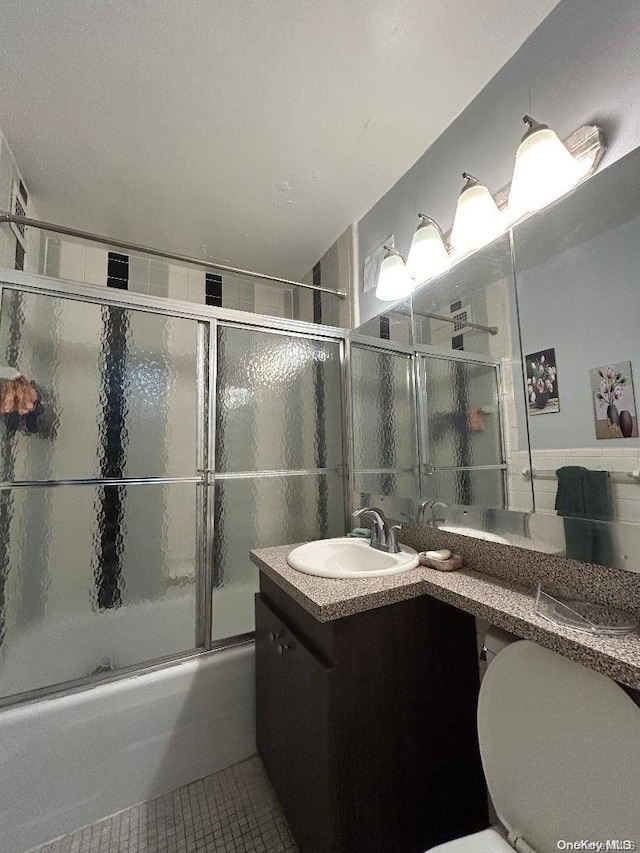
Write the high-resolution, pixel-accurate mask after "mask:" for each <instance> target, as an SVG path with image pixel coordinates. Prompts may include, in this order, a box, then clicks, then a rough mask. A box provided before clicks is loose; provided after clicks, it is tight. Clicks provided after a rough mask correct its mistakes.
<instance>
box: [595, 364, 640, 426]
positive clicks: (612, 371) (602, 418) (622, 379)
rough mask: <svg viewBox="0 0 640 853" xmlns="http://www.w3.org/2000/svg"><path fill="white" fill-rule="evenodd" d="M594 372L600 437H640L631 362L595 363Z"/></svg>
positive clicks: (597, 424)
mask: <svg viewBox="0 0 640 853" xmlns="http://www.w3.org/2000/svg"><path fill="white" fill-rule="evenodd" d="M590 376H591V390H592V392H593V410H594V418H595V427H596V438H598V439H605V438H637V436H638V419H637V417H636V401H635V394H634V391H633V380H632V378H631V362H630V361H621V362H618V363H617V364H605V365H604V366H603V367H594V368H593V370H591V371H590Z"/></svg>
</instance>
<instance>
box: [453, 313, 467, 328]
mask: <svg viewBox="0 0 640 853" xmlns="http://www.w3.org/2000/svg"><path fill="white" fill-rule="evenodd" d="M453 319H454V320H455V321H456V324H455V326H454V327H453V331H454V332H459V331H460V330H461V329H466V327H467V320H468V319H469V314H468V312H467V311H460V312H459V313H458V314H454V315H453Z"/></svg>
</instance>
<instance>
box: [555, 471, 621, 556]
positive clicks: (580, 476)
mask: <svg viewBox="0 0 640 853" xmlns="http://www.w3.org/2000/svg"><path fill="white" fill-rule="evenodd" d="M556 476H557V478H558V493H557V495H556V510H557V511H558V515H561V516H563V518H564V531H565V539H566V544H567V557H571V558H572V559H574V560H583V561H584V562H587V563H599V564H600V565H610V564H611V560H612V557H613V542H612V540H611V534H610V532H609V531H608V530H607V529H606V528H605V527H604V526H603V525H601V524H597V523H590V522H598V521H611V520H612V517H613V506H612V503H611V489H610V481H609V473H608V472H607V471H590V470H589V469H588V468H582V467H580V466H578V465H567V466H565V467H563V468H558V470H557V471H556Z"/></svg>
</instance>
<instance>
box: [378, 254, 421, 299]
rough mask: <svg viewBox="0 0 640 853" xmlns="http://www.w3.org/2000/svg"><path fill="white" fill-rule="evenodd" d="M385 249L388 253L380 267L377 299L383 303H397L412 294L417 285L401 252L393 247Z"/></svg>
mask: <svg viewBox="0 0 640 853" xmlns="http://www.w3.org/2000/svg"><path fill="white" fill-rule="evenodd" d="M384 248H385V249H386V250H387V251H386V254H385V256H384V258H383V259H382V264H381V265H380V273H379V275H378V284H377V286H376V298H377V299H380V300H382V301H383V302H395V301H396V300H398V299H402V298H403V297H404V296H408V295H409V294H410V293H412V292H413V290H414V288H415V283H414V281H413V279H412V278H411V276H410V275H409V271H408V269H407V267H406V265H405V262H404V258H403V257H402V255H401V254H400V252H399V251H398V250H397V249H394V248H393V246H385V247H384Z"/></svg>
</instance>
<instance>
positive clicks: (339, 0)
mask: <svg viewBox="0 0 640 853" xmlns="http://www.w3.org/2000/svg"><path fill="white" fill-rule="evenodd" d="M556 3H557V0H482V2H478V0H476V1H475V2H469V0H403V1H402V2H397V0H396V2H390V0H316V2H312V0H306V2H305V0H267V2H258V0H208V2H207V0H135V2H132V0H65V2H60V0H3V2H2V22H1V26H0V54H1V55H2V59H3V62H2V79H1V80H0V129H2V130H3V131H4V133H5V135H6V137H7V139H8V141H9V144H10V146H11V148H12V149H13V151H14V154H15V156H16V158H17V160H18V163H19V165H20V168H21V170H22V172H23V177H24V179H25V182H26V183H27V186H28V187H29V189H30V192H31V195H32V199H33V202H34V206H35V208H36V210H37V212H38V215H39V216H40V217H41V218H43V219H47V220H50V221H55V222H58V223H61V224H65V225H69V226H71V227H76V228H82V229H86V230H89V231H94V232H97V233H102V234H106V235H109V236H113V237H114V238H120V239H124V240H131V241H135V242H140V243H143V244H145V245H149V246H157V247H160V248H164V249H167V250H172V251H177V252H183V253H185V254H190V255H195V256H197V257H203V258H204V257H205V256H206V255H209V256H213V257H214V258H215V259H216V260H218V261H223V262H228V263H231V264H233V265H237V266H242V267H246V268H249V269H255V270H258V271H262V272H267V273H271V274H275V275H283V276H286V277H291V278H299V277H301V276H302V275H303V274H304V273H305V272H306V271H307V270H308V269H309V268H310V267H311V266H312V265H313V264H314V263H315V262H316V261H317V260H318V258H319V257H320V256H321V255H322V253H323V252H324V251H325V250H326V249H327V248H328V247H329V246H330V245H331V244H332V243H333V241H334V240H335V239H336V238H337V237H338V235H339V234H340V233H341V232H342V231H343V230H344V229H345V228H346V227H347V226H348V225H349V223H351V222H353V221H355V220H357V219H359V218H360V217H361V216H362V215H364V213H366V212H367V210H369V208H371V206H372V205H373V204H374V203H375V202H376V201H377V200H378V199H379V198H380V197H381V196H382V195H383V194H384V193H385V192H386V191H387V190H388V189H389V188H390V187H391V186H392V185H393V184H394V183H395V182H396V181H397V180H398V178H400V177H401V175H402V174H404V172H405V171H406V170H407V169H408V168H409V167H410V166H411V165H412V164H413V163H414V162H415V161H416V160H417V159H418V157H419V156H420V155H421V154H422V153H423V152H424V150H425V149H426V148H427V147H428V146H429V145H430V144H431V143H432V142H433V141H434V140H435V139H436V138H437V137H438V136H439V135H440V133H441V132H442V131H443V130H444V129H445V128H446V127H447V126H448V125H449V124H450V123H451V121H452V120H453V119H454V118H455V117H456V116H457V115H458V114H459V113H460V112H461V111H462V110H463V109H464V107H465V106H466V105H467V104H468V103H469V102H470V101H471V100H472V99H473V98H474V97H475V95H476V94H477V93H478V92H479V91H480V90H481V89H482V88H483V86H484V85H485V84H486V83H487V82H488V81H489V80H490V79H491V77H492V76H493V75H494V74H495V73H496V72H497V71H498V70H499V69H500V68H501V66H502V65H504V63H505V62H506V61H507V60H508V59H509V58H510V57H511V55H512V54H513V53H514V52H515V51H516V50H517V49H518V47H519V46H520V45H521V44H522V42H523V41H525V40H526V38H527V37H528V36H529V34H530V33H531V32H532V31H533V30H534V29H535V27H536V26H537V25H538V24H539V23H540V22H541V21H542V19H543V18H544V17H545V16H546V15H547V14H548V13H549V11H550V10H551V9H552V8H553V7H554V6H555V5H556Z"/></svg>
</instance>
